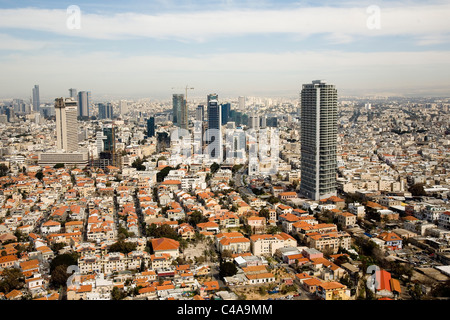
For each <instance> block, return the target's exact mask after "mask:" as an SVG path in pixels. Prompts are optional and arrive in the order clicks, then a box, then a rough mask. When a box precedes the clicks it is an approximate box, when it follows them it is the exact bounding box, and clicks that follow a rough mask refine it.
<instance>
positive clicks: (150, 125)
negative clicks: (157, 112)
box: [147, 117, 155, 138]
mask: <svg viewBox="0 0 450 320" xmlns="http://www.w3.org/2000/svg"><path fill="white" fill-rule="evenodd" d="M154 136H155V117H150V118H149V119H148V120H147V137H149V138H150V137H154Z"/></svg>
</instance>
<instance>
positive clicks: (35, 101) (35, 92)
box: [33, 85, 41, 112]
mask: <svg viewBox="0 0 450 320" xmlns="http://www.w3.org/2000/svg"><path fill="white" fill-rule="evenodd" d="M40 106H41V101H40V97H39V86H38V85H35V86H34V88H33V110H34V111H36V112H40Z"/></svg>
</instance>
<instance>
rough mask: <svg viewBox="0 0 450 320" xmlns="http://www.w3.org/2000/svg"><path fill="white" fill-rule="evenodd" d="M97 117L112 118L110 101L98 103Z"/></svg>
mask: <svg viewBox="0 0 450 320" xmlns="http://www.w3.org/2000/svg"><path fill="white" fill-rule="evenodd" d="M98 118H99V119H112V118H113V107H112V104H111V103H109V102H108V103H107V104H104V103H99V104H98Z"/></svg>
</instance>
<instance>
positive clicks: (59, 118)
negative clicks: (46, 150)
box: [55, 98, 78, 152]
mask: <svg viewBox="0 0 450 320" xmlns="http://www.w3.org/2000/svg"><path fill="white" fill-rule="evenodd" d="M55 112H56V144H57V148H58V150H63V151H65V152H74V151H77V150H78V123H77V102H76V101H75V100H74V99H73V98H57V99H55Z"/></svg>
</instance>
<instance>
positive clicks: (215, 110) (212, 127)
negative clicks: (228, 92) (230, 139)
mask: <svg viewBox="0 0 450 320" xmlns="http://www.w3.org/2000/svg"><path fill="white" fill-rule="evenodd" d="M217 99H218V96H217V94H210V95H208V131H207V143H208V155H209V157H210V158H211V159H216V160H217V161H219V162H221V161H222V154H223V152H222V130H221V128H222V112H221V107H220V106H219V102H218V100H217Z"/></svg>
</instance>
